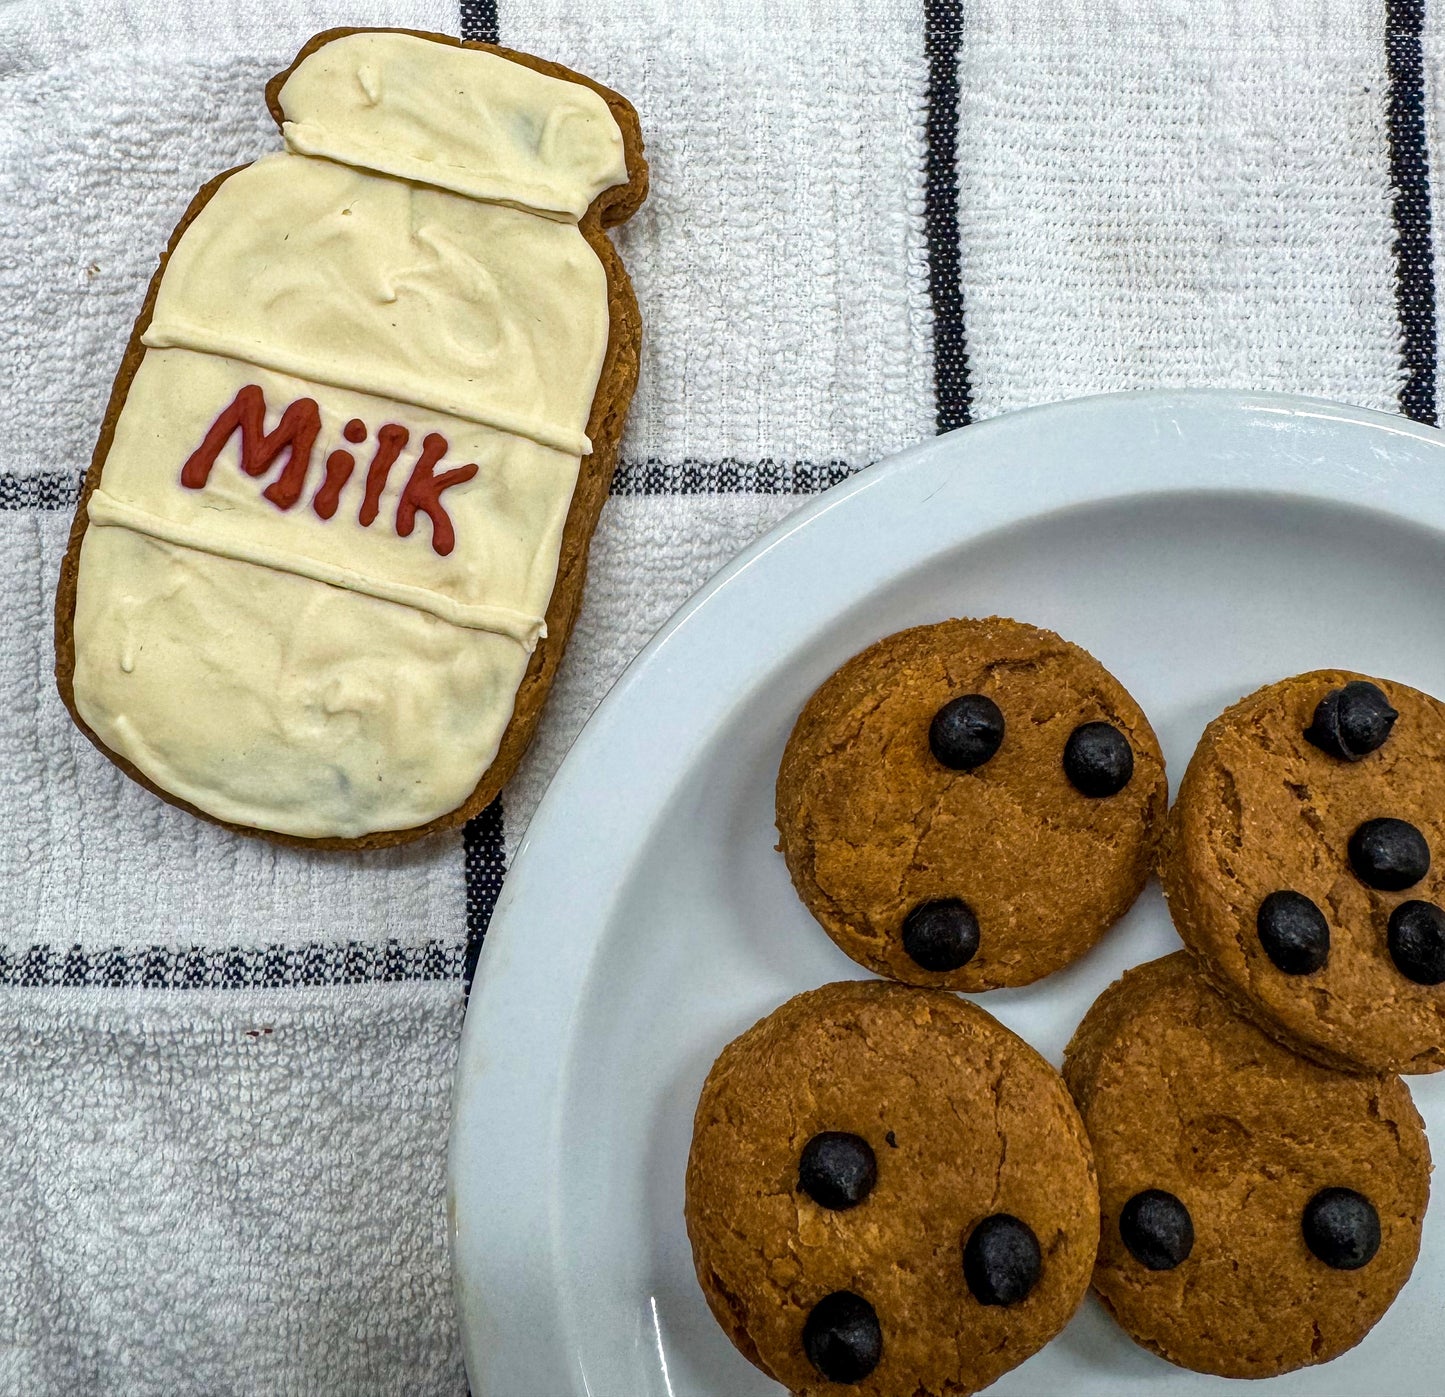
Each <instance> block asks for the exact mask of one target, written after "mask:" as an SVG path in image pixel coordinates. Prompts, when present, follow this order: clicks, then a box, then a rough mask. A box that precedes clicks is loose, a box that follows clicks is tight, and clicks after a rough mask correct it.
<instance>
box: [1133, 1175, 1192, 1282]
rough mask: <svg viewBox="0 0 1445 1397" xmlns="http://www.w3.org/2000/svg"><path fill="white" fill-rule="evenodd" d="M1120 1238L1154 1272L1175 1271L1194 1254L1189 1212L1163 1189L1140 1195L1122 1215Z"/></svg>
mask: <svg viewBox="0 0 1445 1397" xmlns="http://www.w3.org/2000/svg"><path fill="white" fill-rule="evenodd" d="M1119 1236H1120V1237H1122V1238H1123V1240H1124V1245H1125V1246H1126V1247H1128V1248H1129V1251H1130V1252H1131V1253H1132V1254H1133V1256H1134V1259H1135V1260H1136V1261H1138V1262H1140V1263H1141V1264H1142V1265H1144V1266H1147V1267H1148V1268H1149V1269H1150V1270H1151V1271H1172V1270H1173V1269H1174V1268H1175V1267H1176V1266H1177V1265H1179V1263H1180V1262H1181V1261H1183V1260H1184V1259H1185V1258H1186V1257H1187V1256H1188V1255H1189V1253H1190V1252H1191V1251H1193V1250H1194V1222H1193V1220H1192V1219H1191V1218H1190V1216H1189V1209H1188V1208H1186V1207H1185V1206H1184V1204H1183V1203H1181V1202H1180V1201H1179V1200H1178V1199H1177V1198H1176V1197H1175V1196H1174V1195H1173V1194H1172V1193H1166V1192H1165V1191H1164V1190H1163V1189H1162V1188H1146V1189H1145V1190H1144V1191H1143V1193H1136V1194H1135V1195H1134V1196H1133V1197H1132V1198H1131V1199H1130V1200H1129V1201H1128V1202H1127V1203H1126V1204H1124V1206H1123V1208H1122V1209H1120V1211H1119Z"/></svg>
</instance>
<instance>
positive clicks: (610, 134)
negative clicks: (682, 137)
mask: <svg viewBox="0 0 1445 1397" xmlns="http://www.w3.org/2000/svg"><path fill="white" fill-rule="evenodd" d="M281 107H282V109H283V110H284V112H285V113H286V122H285V125H284V126H283V127H282V128H281V129H282V131H283V133H284V134H285V137H286V145H287V147H288V148H289V149H291V150H293V151H296V152H297V153H298V154H301V155H324V156H326V157H327V158H328V159H331V160H340V161H343V162H344V163H345V164H348V165H360V166H361V167H362V168H363V169H367V170H381V171H383V172H384V173H386V174H389V175H400V176H401V177H402V178H403V179H409V180H417V181H420V182H422V183H424V184H433V185H436V186H438V187H439V188H442V189H452V190H455V191H456V192H457V193H458V194H466V195H468V196H469V197H471V198H473V199H487V200H490V201H493V202H512V203H517V204H521V205H523V206H524V207H526V208H530V209H537V210H540V211H543V212H548V211H550V212H553V213H556V214H559V215H562V216H565V217H567V218H570V219H572V220H574V221H575V220H577V219H579V218H581V217H582V215H583V214H584V213H586V212H587V206H588V205H589V204H590V203H591V202H592V201H593V200H594V199H595V198H596V197H597V196H598V195H599V194H600V193H602V191H603V190H604V189H610V188H611V187H612V186H613V185H615V184H624V183H626V181H627V160H626V153H625V150H624V147H623V144H622V132H621V131H619V130H618V128H617V123H616V121H614V120H613V117H612V113H611V112H610V111H609V110H608V108H607V103H606V102H605V101H603V99H602V98H601V97H599V96H598V95H597V93H595V92H593V91H592V89H591V88H588V87H583V86H581V84H579V83H573V82H565V81H563V80H561V79H558V78H549V77H547V76H546V75H545V74H543V73H539V72H537V71H536V69H534V68H527V67H523V66H522V65H521V64H520V63H512V62H510V61H509V60H507V59H505V58H502V57H500V56H499V55H497V54H491V53H479V52H478V51H476V50H475V49H461V48H453V47H450V46H446V45H441V44H437V43H434V42H432V41H431V40H428V39H421V38H417V37H416V36H414V35H410V34H397V33H387V32H386V31H383V30H372V31H370V32H364V33H359V34H349V35H347V36H345V37H344V38H340V39H334V40H332V42H331V43H329V44H327V45H326V46H325V47H324V48H320V49H318V50H317V51H316V52H315V53H313V54H312V55H311V56H310V57H309V58H308V59H307V60H306V61H305V62H304V63H302V64H301V65H300V66H299V67H298V68H297V69H296V71H295V72H294V73H292V74H291V76H290V77H289V78H287V80H286V84H285V86H284V87H283V88H282V89H281Z"/></svg>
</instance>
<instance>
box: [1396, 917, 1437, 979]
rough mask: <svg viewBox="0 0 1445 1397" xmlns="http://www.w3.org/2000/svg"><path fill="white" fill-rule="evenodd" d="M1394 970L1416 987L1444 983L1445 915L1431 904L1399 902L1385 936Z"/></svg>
mask: <svg viewBox="0 0 1445 1397" xmlns="http://www.w3.org/2000/svg"><path fill="white" fill-rule="evenodd" d="M1387 940H1388V942H1389V946H1390V959H1391V960H1393V961H1394V962H1395V969H1396V970H1398V971H1399V972H1400V974H1402V975H1403V976H1404V977H1405V978H1406V979H1407V980H1413V981H1414V982H1415V983H1416V984H1417V985H1438V984H1441V983H1442V982H1445V912H1442V911H1441V910H1440V909H1439V908H1438V907H1436V906H1435V904H1434V903H1433V902H1418V901H1416V902H1402V903H1401V904H1400V905H1399V906H1398V907H1397V908H1395V910H1394V911H1393V912H1391V913H1390V927H1389V931H1388V932H1387Z"/></svg>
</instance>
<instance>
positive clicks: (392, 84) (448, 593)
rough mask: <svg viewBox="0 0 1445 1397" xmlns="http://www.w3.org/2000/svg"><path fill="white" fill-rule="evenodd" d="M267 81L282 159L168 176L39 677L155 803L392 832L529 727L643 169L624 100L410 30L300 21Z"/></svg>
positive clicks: (271, 825) (507, 752) (578, 543)
mask: <svg viewBox="0 0 1445 1397" xmlns="http://www.w3.org/2000/svg"><path fill="white" fill-rule="evenodd" d="M267 96H268V99H269V102H270V105H271V109H272V112H273V114H274V115H275V116H276V118H277V120H278V121H279V122H280V123H281V125H282V133H283V135H284V139H285V152H284V153H279V154H275V155H270V156H266V157H264V158H262V159H260V160H257V161H256V162H255V163H254V164H252V165H249V166H247V167H245V168H243V169H241V170H239V171H235V172H232V173H231V174H229V175H227V176H223V177H221V179H219V180H217V181H214V182H213V183H212V184H211V185H208V186H207V187H206V188H205V189H203V190H202V191H201V193H200V194H199V195H198V196H197V198H196V200H195V202H194V203H193V204H192V206H191V209H190V210H189V212H188V213H187V215H186V217H185V219H184V220H183V221H182V223H181V226H180V227H179V229H178V230H177V233H176V236H175V237H174V239H173V240H172V244H171V249H170V253H169V257H168V259H166V260H164V261H163V262H162V267H161V271H160V272H159V273H158V275H157V279H156V281H155V282H154V283H153V284H152V288H151V297H150V298H149V299H148V301H147V304H146V308H145V310H144V311H143V312H142V314H141V317H140V320H139V321H138V322H137V326H136V335H135V337H133V339H132V341H131V345H130V349H129V351H128V353H127V356H126V359H125V362H124V363H123V365H122V368H121V373H120V376H119V378H118V379H117V383H116V388H115V392H114V395H113V397H112V401H111V406H110V410H109V412H108V414H107V417H106V420H105V425H104V427H103V429H102V432H101V438H100V442H99V444H98V446H97V448H96V454H95V460H94V462H93V463H92V466H91V470H90V473H89V475H88V476H87V479H86V488H85V492H84V495H83V498H82V502H81V504H80V506H79V508H78V510H77V517H76V522H75V527H74V529H73V531H72V537H71V545H70V551H69V553H68V555H67V558H66V563H65V567H64V569H63V572H62V579H61V586H60V592H59V596H58V599H57V631H56V639H57V646H56V654H57V676H58V679H59V683H60V688H61V693H62V696H63V697H64V698H65V700H66V702H67V706H68V707H70V709H71V712H72V713H73V715H74V716H75V718H76V720H77V722H78V723H79V724H80V726H81V727H82V728H83V729H84V730H85V731H86V733H87V734H88V735H89V736H90V737H91V738H92V740H93V741H95V742H96V744H97V745H98V746H99V747H100V748H101V749H102V750H103V751H104V752H106V754H107V755H109V756H110V757H111V758H112V759H113V760H115V761H116V762H117V763H118V764H119V765H120V766H121V767H123V768H124V769H125V770H126V771H127V772H128V773H129V774H130V775H132V776H134V777H136V778H137V779H139V780H140V781H142V782H143V783H144V784H145V785H147V786H149V787H150V788H151V789H152V790H155V791H157V792H158V793H159V794H162V795H164V796H165V797H166V798H167V799H170V800H172V801H174V802H175V803H178V804H181V805H184V806H186V807H187V808H190V809H192V810H193V811H195V812H197V813H200V814H203V815H206V816H208V817H211V818H213V819H216V820H220V821H223V822H226V823H229V824H232V825H235V826H239V827H242V828H245V829H248V830H254V831H260V832H264V833H270V834H275V835H279V836H282V837H290V838H294V839H302V840H311V841H321V842H323V843H327V844H346V843H361V844H368V845H370V844H383V843H390V842H396V841H398V840H400V839H405V838H410V837H413V836H414V835H417V834H420V833H423V832H426V831H429V830H432V829H437V828H442V827H445V826H447V825H450V824H455V823H458V822H459V821H460V820H462V819H464V818H465V817H466V816H468V815H470V814H472V813H475V811H476V810H478V809H480V808H481V807H482V805H484V804H485V803H486V802H487V801H488V800H490V799H491V797H492V796H493V795H494V794H495V793H496V790H497V789H498V788H499V787H500V785H501V783H502V781H503V780H504V779H505V777H506V776H507V775H508V774H510V771H511V769H512V767H514V766H515V764H516V761H517V759H518V758H519V757H520V754H521V752H522V750H523V749H524V748H525V745H526V742H527V740H528V738H529V737H530V734H531V731H532V728H533V726H534V725H535V721H536V717H537V711H538V707H539V705H540V703H541V700H542V697H543V696H544V694H545V690H546V688H547V686H548V684H549V682H550V679H551V675H552V672H553V671H554V670H555V667H556V663H557V659H558V657H559V655H560V650H561V646H562V644H563V643H564V641H565V638H566V632H567V631H568V629H570V626H571V622H572V619H573V617H574V615H575V612H576V608H577V604H578V600H579V597H580V591H581V585H582V575H583V571H584V568H585V560H586V551H587V542H588V539H589V537H590V534H591V530H592V527H593V525H594V524H595V522H596V517H597V513H598V510H599V509H600V507H601V503H602V500H603V498H604V497H605V495H606V489H607V483H608V479H609V478H610V475H611V471H612V467H613V464H614V463H615V459H616V450H617V441H618V437H619V436H620V433H621V425H622V419H623V416H624V414H625V411H626V406H627V402H628V399H629V398H630V396H631V391H632V387H633V384H634V382H635V379H636V366H637V352H638V343H639V337H640V326H639V323H638V319H637V314H636V306H635V302H634V301H633V298H632V295H631V288H630V285H629V283H628V281H627V277H626V274H625V272H624V271H623V270H622V267H621V263H620V261H619V260H618V258H617V256H616V254H615V252H614V251H613V250H612V247H611V245H610V244H609V243H608V241H607V238H606V237H605V235H604V233H603V232H602V229H603V227H604V226H609V225H611V224H614V223H617V222H620V221H622V219H625V218H626V217H628V216H629V215H630V214H631V213H632V212H633V211H635V209H636V208H637V206H638V205H639V204H640V203H641V201H642V199H643V197H645V192H646V166H645V165H644V163H643V162H642V158H641V153H640V152H641V139H640V136H639V134H638V128H637V122H636V117H635V114H634V113H633V112H632V108H631V107H630V106H629V105H628V104H627V103H626V102H625V101H624V100H623V99H622V98H620V97H617V96H616V95H615V94H613V93H609V92H607V91H606V90H605V89H602V88H598V87H597V86H596V85H595V84H592V83H590V82H589V81H588V80H586V79H582V78H579V77H578V76H577V75H575V74H571V73H568V72H567V71H566V70H564V69H560V68H556V67H555V66H553V65H550V64H547V63H544V62H542V61H540V60H536V59H531V58H527V57H526V56H524V55H515V54H507V53H506V52H505V51H498V50H489V49H484V48H481V47H475V46H462V45H459V44H457V43H456V42H455V41H451V40H444V39H440V38H437V37H435V36H423V35H416V34H411V33H406V32H401V31H384V30H360V31H333V32H332V33H329V34H324V35H320V36H318V37H317V39H315V40H313V41H312V42H311V43H310V44H308V45H307V46H306V48H305V49H303V50H302V52H301V54H300V56H299V57H298V59H297V61H296V63H295V64H293V66H292V67H291V68H290V69H289V70H288V71H287V72H286V73H284V74H282V75H281V76H280V77H278V78H277V79H276V80H275V81H274V82H273V83H272V84H271V86H270V87H269V88H268V90H267Z"/></svg>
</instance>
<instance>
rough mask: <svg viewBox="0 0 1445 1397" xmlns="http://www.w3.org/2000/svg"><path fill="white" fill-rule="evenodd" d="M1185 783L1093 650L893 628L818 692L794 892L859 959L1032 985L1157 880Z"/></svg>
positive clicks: (793, 743) (795, 757) (787, 800)
mask: <svg viewBox="0 0 1445 1397" xmlns="http://www.w3.org/2000/svg"><path fill="white" fill-rule="evenodd" d="M1166 800H1167V783H1166V780H1165V775H1164V758H1163V756H1162V754H1161V753H1160V751H1159V743H1158V741H1157V740H1156V738H1155V736H1154V732H1153V729H1152V728H1151V727H1150V726H1149V720H1148V719H1147V718H1146V717H1145V716H1144V714H1143V712H1142V711H1141V710H1140V708H1139V705H1138V704H1137V703H1135V702H1134V700H1133V699H1132V698H1130V696H1129V694H1128V693H1127V692H1126V691H1125V689H1124V687H1123V685H1121V684H1120V683H1119V681H1118V680H1116V679H1115V678H1114V677H1113V676H1112V675H1111V674H1109V672H1108V671H1107V670H1106V669H1105V668H1104V667H1103V666H1102V665H1101V664H1100V663H1099V662H1098V661H1097V660H1095V659H1094V658H1093V656H1091V655H1090V654H1088V653H1087V652H1086V651H1084V650H1081V649H1080V648H1079V647H1078V646H1077V645H1071V644H1070V643H1069V642H1068V641H1066V640H1061V639H1060V638H1059V637H1058V636H1057V635H1054V634H1053V633H1052V632H1051V631H1044V630H1039V629H1037V628H1036V627H1033V626H1027V625H1023V624H1022V623H1020V622H1018V621H1009V620H1004V619H1002V618H1000V617H990V618H989V619H987V620H956V621H944V622H942V623H940V624H938V625H932V626H918V627H915V628H914V629H912V630H906V631H900V632H899V633H898V634H896V635H891V636H888V637H887V638H886V639H884V640H881V641H879V642H878V643H877V644H876V645H873V646H871V647H870V648H869V649H867V650H865V651H863V653H862V654H860V655H857V656H855V657H854V658H853V659H851V660H849V661H848V662H847V664H845V665H844V666H843V667H842V668H841V669H839V670H838V671H837V672H836V673H835V674H833V675H832V676H831V677H830V678H829V679H828V680H827V681H826V682H825V683H824V684H823V686H822V687H821V688H820V689H819V690H818V691H817V693H815V694H814V695H813V697H812V698H811V699H809V700H808V703H807V706H806V707H805V708H804V709H803V712H802V714H801V716H800V717H799V718H798V721H797V724H796V726H795V727H794V729H793V733H792V736H791V737H790V738H789V740H788V745H787V750H786V751H785V753H784V755H783V761H782V766H781V768H780V770H779V772H778V784H777V822H778V832H779V834H780V835H781V844H780V845H779V847H780V849H781V850H782V853H783V857H784V858H785V859H786V861H787V865H788V871H789V873H790V874H791V875H792V879H793V885H794V886H795V887H796V888H797V890H798V893H799V895H800V896H801V897H802V899H803V901H804V902H805V903H806V904H807V906H808V909H809V910H810V911H811V912H812V913H813V915H814V916H815V917H816V918H817V919H818V921H819V922H821V923H822V925H823V927H824V929H825V930H826V931H827V932H828V934H829V936H831V937H832V938H833V940H834V941H836V942H837V943H838V945H839V946H840V947H842V949H843V950H844V951H846V952H847V954H848V955H850V956H851V957H852V958H853V959H854V960H856V961H857V962H858V963H859V964H860V965H865V966H867V967H868V968H869V969H870V970H874V971H877V972H878V973H879V974H880V975H887V976H889V977H891V978H893V979H896V980H903V981H906V982H907V983H910V984H919V985H934V986H942V987H947V988H950V989H962V990H984V989H991V988H994V987H996V986H1000V985H1026V984H1028V983H1030V982H1031V981H1033V980H1037V979H1038V978H1039V977H1040V976H1043V975H1047V974H1049V973H1050V972H1051V971H1054V970H1058V969H1059V968H1060V967H1061V966H1064V965H1067V964H1068V963H1069V962H1070V961H1072V960H1074V959H1076V958H1077V957H1078V956H1080V955H1082V954H1083V953H1084V952H1085V951H1087V950H1088V949H1089V947H1090V946H1092V945H1093V944H1094V943H1095V942H1096V941H1097V940H1098V939H1099V938H1100V937H1101V936H1102V935H1103V934H1104V932H1105V931H1106V930H1107V929H1108V928H1109V927H1110V926H1111V925H1112V924H1113V923H1114V922H1115V921H1117V920H1118V919H1119V917H1121V916H1122V915H1123V914H1124V912H1125V911H1127V910H1128V908H1129V906H1130V904H1131V903H1132V902H1133V901H1134V899H1135V898H1136V897H1137V896H1138V895H1139V892H1140V890H1141V889H1142V888H1143V886H1144V883H1145V880H1146V879H1147V878H1148V876H1149V872H1150V869H1151V865H1152V862H1153V857H1154V851H1155V846H1156V842H1157V836H1158V833H1159V832H1160V831H1161V830H1162V826H1163V820H1164V813H1165V805H1166Z"/></svg>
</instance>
